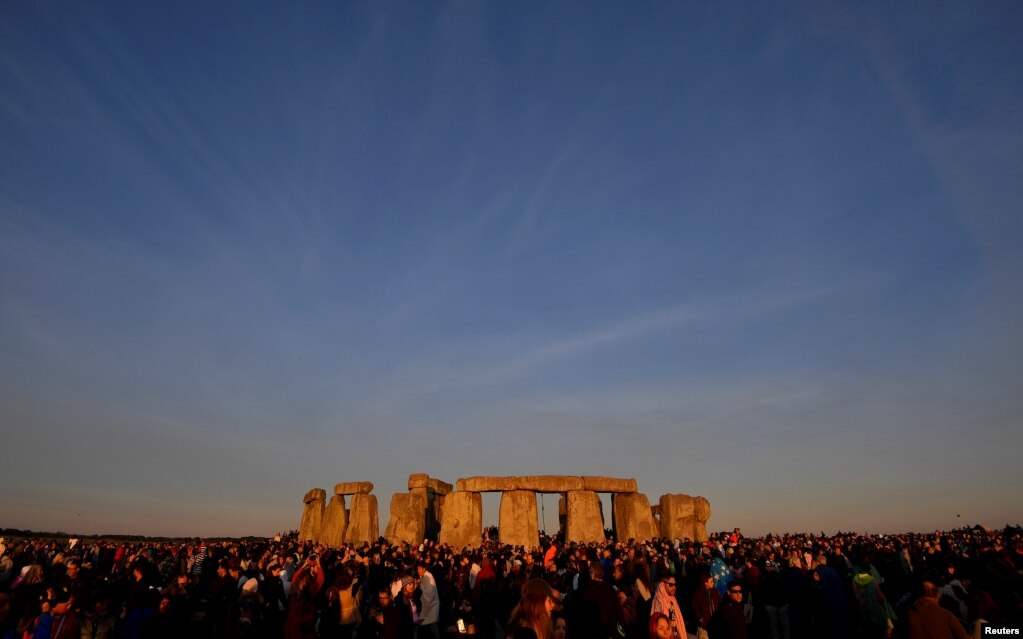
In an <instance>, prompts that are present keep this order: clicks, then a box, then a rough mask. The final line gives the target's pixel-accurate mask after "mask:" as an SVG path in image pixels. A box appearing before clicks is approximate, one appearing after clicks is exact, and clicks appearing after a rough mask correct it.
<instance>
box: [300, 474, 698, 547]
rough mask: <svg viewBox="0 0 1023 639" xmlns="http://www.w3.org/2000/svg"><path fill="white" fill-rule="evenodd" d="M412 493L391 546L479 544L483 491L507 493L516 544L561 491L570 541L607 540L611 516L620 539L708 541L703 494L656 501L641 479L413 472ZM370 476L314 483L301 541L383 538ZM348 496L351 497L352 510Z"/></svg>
mask: <svg viewBox="0 0 1023 639" xmlns="http://www.w3.org/2000/svg"><path fill="white" fill-rule="evenodd" d="M407 485H408V492H405V493H394V494H393V495H392V496H391V502H390V508H389V518H388V521H387V526H386V528H385V530H384V537H385V538H386V539H387V541H388V542H389V543H391V544H400V543H403V542H407V543H420V542H422V541H424V540H427V539H432V540H436V541H438V542H439V543H443V544H448V545H451V546H453V547H455V548H459V549H461V548H465V547H476V546H478V545H479V544H480V542H481V536H482V531H483V501H482V493H487V492H499V493H501V506H500V513H499V520H498V531H499V533H498V534H499V537H500V542H501V543H502V544H506V545H511V546H525V547H536V546H538V545H539V521H538V516H537V495H538V494H541V495H542V494H557V495H559V500H558V524H559V528H560V530H561V531H562V533H563V534H564V539H565V541H567V542H576V543H594V542H601V541H603V540H604V536H605V522H607V523H610V525H611V527H613V529H614V531H615V536H616V538H617V539H619V540H621V541H627V540H629V539H633V540H637V541H638V540H648V539H653V538H656V537H665V538H668V539H692V540H694V541H701V542H702V541H706V540H707V521H708V520H709V519H710V516H711V509H710V502H709V501H707V499H706V498H704V497H693V496H690V495H686V494H678V493H669V494H666V495H662V496H661V497H660V499H659V500H658V501H657V503H655V504H651V503H650V500H649V499H648V498H647V496H646V495H645V494H644V493H641V492H639V487H638V485H637V482H636V480H635V479H625V478H616V477H599V476H591V475H523V476H514V475H511V476H478V477H462V478H459V479H458V480H457V481H456V482H455V484H454V485H452V484H449V483H447V482H444V481H441V480H440V479H437V478H435V477H430V476H429V475H428V474H426V473H413V474H411V475H409V478H408V484H407ZM372 491H373V484H372V483H371V482H366V481H362V482H341V483H338V484H336V485H335V486H334V494H333V496H332V497H331V499H330V501H329V503H328V502H327V499H326V498H327V492H326V491H325V490H323V489H322V488H313V489H312V490H310V491H308V492H307V493H306V494H305V496H304V497H303V498H302V504H303V507H302V520H301V523H300V526H299V540H300V541H312V542H315V543H322V544H326V545H329V546H338V545H341V544H361V543H365V542H372V541H375V540H376V539H377V538H378V536H379V522H378V514H377V498H376V495H373V494H372ZM598 493H610V494H611V504H612V505H611V518H610V519H611V521H610V522H608V520H607V519H606V518H605V517H604V512H603V505H602V502H601V500H600V496H599V494H598ZM346 500H350V501H349V505H348V508H346Z"/></svg>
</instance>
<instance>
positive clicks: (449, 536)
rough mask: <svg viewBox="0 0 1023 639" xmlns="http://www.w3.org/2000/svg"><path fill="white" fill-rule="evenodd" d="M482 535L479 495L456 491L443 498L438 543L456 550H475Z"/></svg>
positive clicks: (481, 502)
mask: <svg viewBox="0 0 1023 639" xmlns="http://www.w3.org/2000/svg"><path fill="white" fill-rule="evenodd" d="M459 481H461V480H459ZM482 534H483V498H482V497H481V496H480V494H479V493H476V492H465V491H459V490H456V491H454V492H452V493H449V494H448V495H447V496H445V497H444V508H443V510H442V511H441V521H440V536H439V539H438V541H439V542H440V543H442V544H449V545H450V546H452V547H453V548H456V549H461V548H465V547H466V546H470V547H473V548H475V547H477V546H479V545H480V536H481V535H482Z"/></svg>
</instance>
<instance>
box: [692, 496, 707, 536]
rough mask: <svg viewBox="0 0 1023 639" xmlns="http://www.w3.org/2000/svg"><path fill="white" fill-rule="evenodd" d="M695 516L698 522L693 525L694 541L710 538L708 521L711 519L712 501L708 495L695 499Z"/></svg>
mask: <svg viewBox="0 0 1023 639" xmlns="http://www.w3.org/2000/svg"><path fill="white" fill-rule="evenodd" d="M693 518H694V519H695V520H696V523H695V524H694V525H693V541H699V542H704V541H707V540H708V539H710V536H709V535H708V534H707V521H708V520H709V519H710V502H709V501H707V498H706V497H696V498H695V499H693Z"/></svg>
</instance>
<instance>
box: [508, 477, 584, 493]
mask: <svg viewBox="0 0 1023 639" xmlns="http://www.w3.org/2000/svg"><path fill="white" fill-rule="evenodd" d="M518 490H531V491H533V492H536V493H567V492H568V491H570V490H585V484H584V483H583V478H582V477H578V476H575V475H525V476H522V477H519V478H518Z"/></svg>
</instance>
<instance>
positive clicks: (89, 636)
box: [79, 594, 118, 639]
mask: <svg viewBox="0 0 1023 639" xmlns="http://www.w3.org/2000/svg"><path fill="white" fill-rule="evenodd" d="M117 623H118V620H117V616H116V615H114V613H113V612H112V611H111V610H110V596H109V595H107V594H101V595H99V596H98V597H96V600H95V601H94V602H93V604H92V610H91V611H88V612H86V613H85V614H83V615H82V621H81V623H80V624H79V625H80V631H81V635H80V637H81V639H114V637H115V636H117V635H116V631H117Z"/></svg>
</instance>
